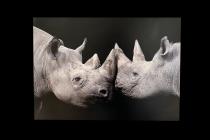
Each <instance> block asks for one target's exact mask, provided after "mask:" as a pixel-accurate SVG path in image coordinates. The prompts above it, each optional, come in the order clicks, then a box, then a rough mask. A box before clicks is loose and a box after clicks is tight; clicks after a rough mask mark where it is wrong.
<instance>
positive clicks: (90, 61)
mask: <svg viewBox="0 0 210 140" xmlns="http://www.w3.org/2000/svg"><path fill="white" fill-rule="evenodd" d="M85 65H86V66H89V67H91V68H92V69H96V68H98V67H99V66H100V60H99V58H98V55H97V54H96V53H95V54H94V55H93V56H92V57H91V58H90V59H88V60H87V62H86V63H85Z"/></svg>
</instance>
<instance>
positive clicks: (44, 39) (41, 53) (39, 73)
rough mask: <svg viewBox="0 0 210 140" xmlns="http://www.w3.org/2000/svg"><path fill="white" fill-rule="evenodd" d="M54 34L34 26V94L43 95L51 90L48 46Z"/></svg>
mask: <svg viewBox="0 0 210 140" xmlns="http://www.w3.org/2000/svg"><path fill="white" fill-rule="evenodd" d="M52 38H53V36H51V35H50V34H48V33H46V32H44V31H42V30H40V29H38V28H36V27H33V55H34V61H33V62H34V64H33V67H34V68H33V69H34V91H35V93H34V95H35V96H37V97H41V96H43V95H44V94H46V93H48V92H50V91H51V90H50V88H49V85H48V81H47V79H46V74H45V71H46V55H47V51H46V48H47V46H48V44H49V42H50V41H51V40H52Z"/></svg>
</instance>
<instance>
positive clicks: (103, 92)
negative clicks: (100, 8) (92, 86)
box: [99, 89, 108, 95]
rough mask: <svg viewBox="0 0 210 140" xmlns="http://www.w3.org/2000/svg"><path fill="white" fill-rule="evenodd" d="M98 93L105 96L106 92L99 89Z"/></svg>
mask: <svg viewBox="0 0 210 140" xmlns="http://www.w3.org/2000/svg"><path fill="white" fill-rule="evenodd" d="M99 93H100V94H102V95H107V93H108V91H107V90H106V89H100V90H99Z"/></svg>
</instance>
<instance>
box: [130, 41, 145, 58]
mask: <svg viewBox="0 0 210 140" xmlns="http://www.w3.org/2000/svg"><path fill="white" fill-rule="evenodd" d="M138 61H145V57H144V54H143V52H142V50H141V47H140V45H139V42H138V40H136V41H135V45H134V49H133V62H138Z"/></svg>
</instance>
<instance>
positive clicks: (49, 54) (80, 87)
mask: <svg viewBox="0 0 210 140" xmlns="http://www.w3.org/2000/svg"><path fill="white" fill-rule="evenodd" d="M85 44H86V39H85V40H84V42H83V43H82V45H80V46H79V47H78V48H77V49H75V50H74V49H70V48H67V47H65V46H64V44H63V42H62V41H61V40H60V39H57V38H53V39H52V40H51V41H50V42H49V44H48V45H47V47H46V51H45V52H46V53H45V55H44V58H43V59H44V63H43V67H42V71H43V74H42V75H43V77H44V79H45V83H44V84H46V85H47V86H46V87H47V88H48V91H51V92H52V93H54V94H55V96H56V97H57V98H58V99H60V100H61V101H63V102H65V103H71V104H74V105H76V106H81V107H87V106H88V105H89V104H91V103H94V102H95V101H98V100H97V99H106V100H110V99H111V97H112V89H113V86H114V83H113V81H114V76H115V71H116V68H115V67H116V63H115V54H114V49H112V50H111V52H110V54H109V55H108V57H107V58H106V60H105V62H104V63H103V65H100V60H99V58H98V55H97V54H94V55H93V56H92V57H91V58H90V59H89V60H87V62H86V63H84V64H83V63H82V51H83V50H84V48H85ZM38 82H39V81H38ZM35 88H36V87H35Z"/></svg>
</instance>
